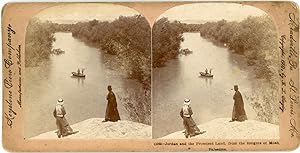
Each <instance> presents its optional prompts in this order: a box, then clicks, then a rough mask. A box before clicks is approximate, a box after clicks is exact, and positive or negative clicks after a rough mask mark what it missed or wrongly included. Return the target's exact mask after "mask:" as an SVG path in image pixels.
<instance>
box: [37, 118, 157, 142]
mask: <svg viewBox="0 0 300 153" xmlns="http://www.w3.org/2000/svg"><path fill="white" fill-rule="evenodd" d="M102 121H103V118H90V119H87V120H84V121H82V122H79V123H76V124H73V125H71V127H72V128H73V130H74V131H79V132H78V133H76V134H73V135H69V136H67V137H64V138H63V139H103V138H108V139H113V138H121V139H130V138H135V139H145V138H146V139H148V138H151V133H152V128H151V126H149V125H146V124H142V123H137V122H132V121H127V120H120V121H118V122H102ZM55 132H56V130H53V131H50V132H46V133H43V134H40V135H38V136H35V137H33V138H31V139H58V138H57V135H56V133H55Z"/></svg>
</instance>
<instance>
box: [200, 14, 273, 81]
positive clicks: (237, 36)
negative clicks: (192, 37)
mask: <svg viewBox="0 0 300 153" xmlns="http://www.w3.org/2000/svg"><path fill="white" fill-rule="evenodd" d="M200 31H201V36H203V37H205V38H209V39H212V40H214V41H216V42H218V43H221V44H226V46H227V47H228V48H229V49H230V50H233V51H234V52H235V53H238V54H241V55H243V56H244V57H246V58H247V63H248V65H250V66H251V65H256V66H257V67H256V71H255V73H256V76H257V77H258V78H266V79H269V80H270V79H272V78H271V77H272V76H274V75H275V74H277V67H276V66H277V65H276V63H278V61H277V60H278V55H277V54H276V52H275V50H276V49H277V47H276V43H277V41H276V38H277V34H276V29H275V25H274V23H273V22H272V19H271V18H269V17H268V16H258V17H251V16H250V17H248V18H246V19H244V20H243V21H241V22H236V21H232V22H227V21H226V20H221V21H218V22H207V23H205V24H203V25H202V26H201V29H200ZM274 60H275V61H274ZM274 64H275V65H274ZM274 66H275V67H274Z"/></svg>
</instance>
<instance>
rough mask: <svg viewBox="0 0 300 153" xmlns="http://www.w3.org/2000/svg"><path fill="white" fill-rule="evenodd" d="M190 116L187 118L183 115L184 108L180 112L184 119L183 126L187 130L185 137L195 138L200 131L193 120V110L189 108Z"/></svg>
mask: <svg viewBox="0 0 300 153" xmlns="http://www.w3.org/2000/svg"><path fill="white" fill-rule="evenodd" d="M188 110H189V115H190V117H186V116H184V115H183V108H181V110H180V116H181V117H182V119H183V126H184V128H185V136H195V135H196V133H200V129H199V128H198V127H197V125H196V123H195V121H194V120H193V118H192V114H193V111H192V108H191V107H189V108H188Z"/></svg>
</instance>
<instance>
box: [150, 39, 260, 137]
mask: <svg viewBox="0 0 300 153" xmlns="http://www.w3.org/2000/svg"><path fill="white" fill-rule="evenodd" d="M183 36H184V41H183V42H182V43H181V48H189V49H190V50H192V51H193V53H192V54H189V55H187V56H179V57H178V58H177V59H173V60H170V61H168V63H167V64H166V66H165V67H161V68H155V69H154V70H153V89H152V91H153V102H152V105H153V112H152V114H153V120H152V121H153V122H152V125H153V133H152V135H153V138H159V137H162V136H165V135H167V134H170V133H173V132H176V131H180V130H183V129H184V128H183V125H182V119H181V117H180V116H179V111H180V108H181V107H182V105H183V102H184V99H186V98H189V99H191V107H192V109H193V112H194V115H193V118H194V120H195V122H196V123H197V125H199V124H201V123H205V122H208V121H210V120H213V119H215V118H225V117H226V118H231V113H232V108H233V99H232V97H233V94H234V91H233V90H232V89H233V85H238V86H239V88H240V91H241V93H242V95H244V94H245V93H252V92H253V87H252V82H253V81H255V79H253V78H252V77H249V72H247V71H246V70H244V69H242V68H241V66H238V64H237V63H238V62H237V60H238V59H239V58H233V57H232V56H231V55H230V54H231V53H230V51H228V49H227V48H225V47H220V46H216V45H214V44H213V43H212V42H210V41H208V40H206V39H204V38H202V37H200V34H199V33H184V35H183ZM206 68H207V69H210V68H211V69H212V74H213V75H214V77H213V78H201V77H199V72H200V71H202V72H203V71H204V70H205V69H206ZM244 103H245V110H246V113H247V116H248V118H250V119H254V118H255V116H256V114H255V111H254V110H253V108H252V107H251V106H250V104H249V103H250V102H249V101H247V100H245V98H244ZM200 130H205V129H200Z"/></svg>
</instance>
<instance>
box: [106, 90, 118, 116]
mask: <svg viewBox="0 0 300 153" xmlns="http://www.w3.org/2000/svg"><path fill="white" fill-rule="evenodd" d="M106 99H107V106H106V112H105V120H106V121H112V122H116V121H118V120H121V118H120V115H119V112H118V108H117V100H116V96H115V94H114V93H113V92H112V91H110V92H109V93H108V94H107V97H106Z"/></svg>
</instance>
